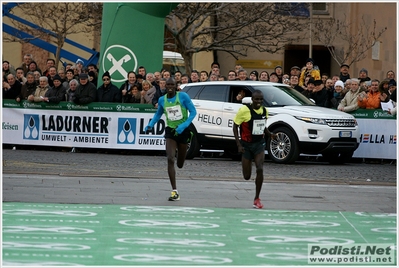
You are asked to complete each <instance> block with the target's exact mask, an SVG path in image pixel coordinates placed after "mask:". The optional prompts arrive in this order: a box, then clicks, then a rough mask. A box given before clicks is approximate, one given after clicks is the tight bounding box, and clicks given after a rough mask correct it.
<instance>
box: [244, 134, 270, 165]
mask: <svg viewBox="0 0 399 268" xmlns="http://www.w3.org/2000/svg"><path fill="white" fill-rule="evenodd" d="M240 142H241V145H242V147H244V153H243V154H242V156H243V157H244V158H245V159H250V160H251V159H254V158H255V155H257V154H259V153H261V152H264V151H265V146H266V142H265V139H261V140H260V141H257V142H246V141H243V140H241V141H240Z"/></svg>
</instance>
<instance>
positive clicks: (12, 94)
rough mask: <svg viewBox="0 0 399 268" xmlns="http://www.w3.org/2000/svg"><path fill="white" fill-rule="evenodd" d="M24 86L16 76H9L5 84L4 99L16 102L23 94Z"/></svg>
mask: <svg viewBox="0 0 399 268" xmlns="http://www.w3.org/2000/svg"><path fill="white" fill-rule="evenodd" d="M21 88H22V84H21V83H20V82H19V81H18V80H17V79H16V78H15V75H13V74H8V75H7V82H3V99H12V100H15V99H16V98H17V97H18V95H19V94H20V93H21Z"/></svg>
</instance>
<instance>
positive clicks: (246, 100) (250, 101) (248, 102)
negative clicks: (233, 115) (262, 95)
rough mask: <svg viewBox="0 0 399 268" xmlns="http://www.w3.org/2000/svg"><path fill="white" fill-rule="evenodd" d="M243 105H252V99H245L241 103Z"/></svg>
mask: <svg viewBox="0 0 399 268" xmlns="http://www.w3.org/2000/svg"><path fill="white" fill-rule="evenodd" d="M241 103H242V104H251V103H252V97H244V98H243V99H242V101H241Z"/></svg>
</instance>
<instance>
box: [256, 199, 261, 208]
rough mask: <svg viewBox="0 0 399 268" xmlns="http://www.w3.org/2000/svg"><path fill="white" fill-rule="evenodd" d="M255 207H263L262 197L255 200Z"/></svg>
mask: <svg viewBox="0 0 399 268" xmlns="http://www.w3.org/2000/svg"><path fill="white" fill-rule="evenodd" d="M254 208H263V204H262V203H261V202H260V198H257V199H255V200H254Z"/></svg>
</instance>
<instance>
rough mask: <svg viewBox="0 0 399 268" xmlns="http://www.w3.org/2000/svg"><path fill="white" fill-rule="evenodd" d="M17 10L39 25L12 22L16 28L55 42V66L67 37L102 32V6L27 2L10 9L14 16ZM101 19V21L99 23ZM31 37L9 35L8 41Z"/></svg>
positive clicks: (94, 4)
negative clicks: (49, 32) (30, 25)
mask: <svg viewBox="0 0 399 268" xmlns="http://www.w3.org/2000/svg"><path fill="white" fill-rule="evenodd" d="M15 9H19V12H22V13H23V14H24V18H25V19H26V20H27V21H29V22H32V23H34V24H36V25H37V27H35V28H30V27H27V26H26V25H25V24H23V23H21V22H18V21H16V20H12V23H13V25H14V27H15V28H17V29H19V30H22V31H24V32H27V33H29V34H31V35H32V36H34V38H33V39H36V38H39V39H42V40H45V41H47V42H51V43H55V44H56V46H57V51H56V55H55V60H56V66H58V63H59V60H60V52H61V49H62V47H63V46H64V43H65V39H66V38H67V36H68V35H71V34H78V33H88V32H93V31H96V30H97V31H99V30H100V27H101V16H102V4H101V3H83V2H75V3H71V2H59V3H55V2H54V3H37V2H30V3H29V2H27V3H23V4H18V6H17V7H15V8H14V9H12V10H11V13H17V12H16V10H15ZM99 19H100V20H99ZM41 28H42V29H46V30H49V31H51V32H53V33H55V36H51V35H49V34H48V33H47V32H45V31H43V30H42V29H41ZM33 39H32V38H19V39H16V38H15V37H10V36H7V37H6V38H5V41H16V40H18V42H21V43H29V42H31V41H32V40H33Z"/></svg>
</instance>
